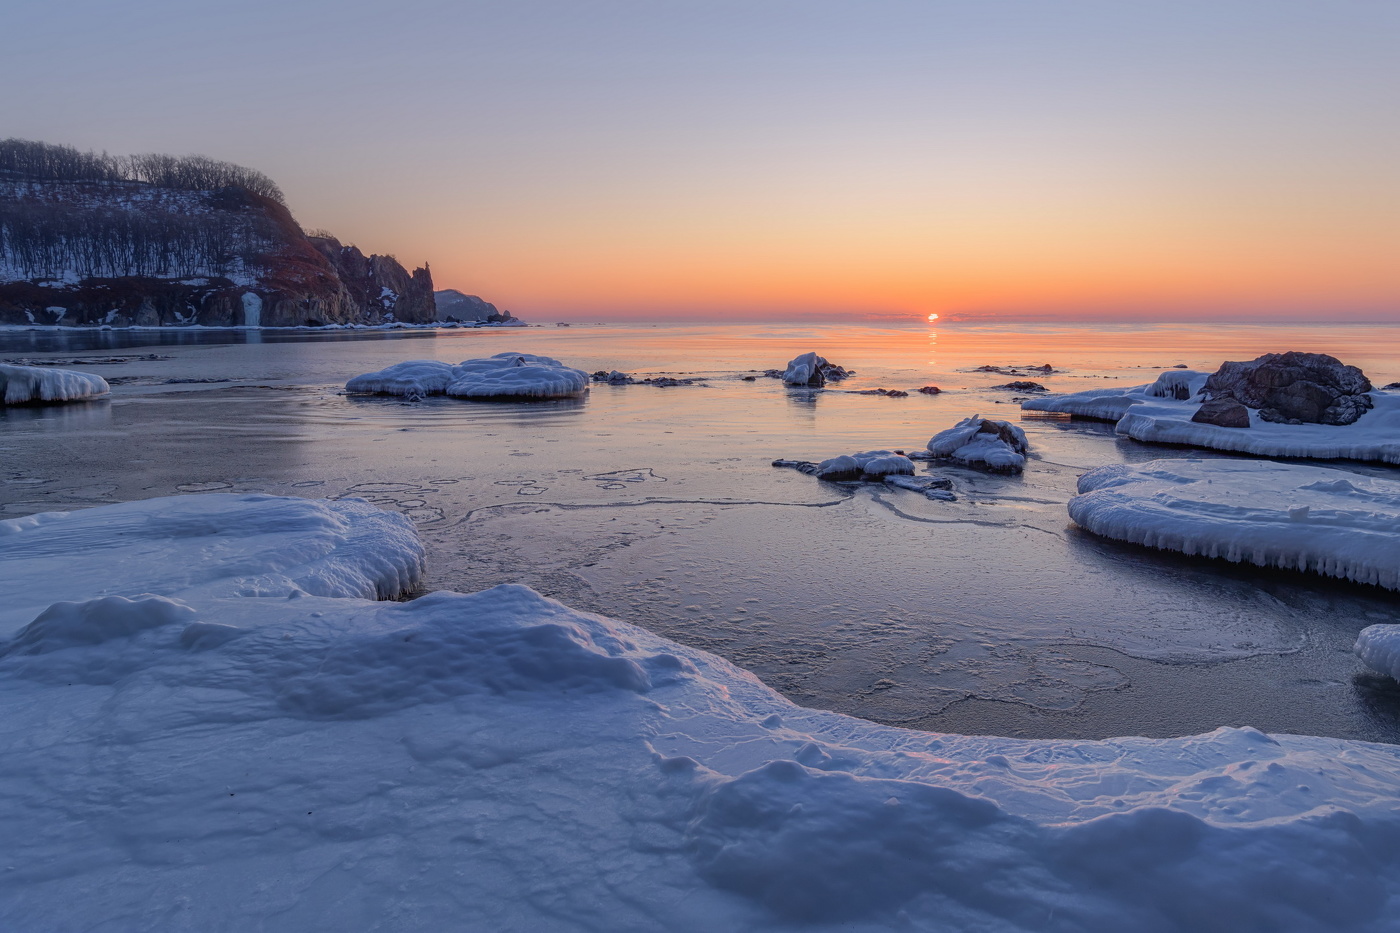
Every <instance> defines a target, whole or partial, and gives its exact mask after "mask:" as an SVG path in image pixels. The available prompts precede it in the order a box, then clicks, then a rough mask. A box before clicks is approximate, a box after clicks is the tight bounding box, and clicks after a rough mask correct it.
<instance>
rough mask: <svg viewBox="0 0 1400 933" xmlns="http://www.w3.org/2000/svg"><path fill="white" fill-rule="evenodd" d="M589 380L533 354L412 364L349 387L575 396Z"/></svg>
mask: <svg viewBox="0 0 1400 933" xmlns="http://www.w3.org/2000/svg"><path fill="white" fill-rule="evenodd" d="M588 382H589V376H588V374H587V373H585V372H583V371H582V370H578V369H572V368H570V367H568V366H565V365H564V364H563V363H561V362H559V361H558V360H556V359H552V358H550V357H547V356H536V355H535V354H533V353H497V354H496V355H495V356H492V357H487V358H486V359H476V360H464V361H463V362H461V363H459V364H457V365H456V366H453V365H452V364H450V363H442V362H438V361H437V360H408V361H406V362H403V363H395V364H394V365H393V366H389V367H387V368H385V369H381V370H379V371H378V372H373V373H365V374H364V375H360V376H356V377H354V378H353V379H351V380H350V381H349V382H347V383H345V391H346V392H349V393H352V394H370V395H403V396H407V397H409V398H423V397H426V396H429V395H451V396H453V397H455V398H471V399H553V398H575V397H577V396H580V395H583V394H584V393H585V392H587V391H588Z"/></svg>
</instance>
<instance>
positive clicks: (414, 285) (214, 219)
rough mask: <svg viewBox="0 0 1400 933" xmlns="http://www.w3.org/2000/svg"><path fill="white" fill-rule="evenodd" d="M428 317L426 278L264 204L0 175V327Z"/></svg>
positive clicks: (221, 192) (234, 192) (236, 192)
mask: <svg viewBox="0 0 1400 933" xmlns="http://www.w3.org/2000/svg"><path fill="white" fill-rule="evenodd" d="M249 295H251V296H252V298H253V299H256V301H254V300H252V299H250V298H249V297H248V296H249ZM254 309H255V311H256V313H254ZM433 316H434V306H433V286H432V276H431V274H430V273H429V271H428V269H427V268H422V269H417V270H415V271H414V272H413V273H412V274H410V273H409V272H408V271H407V270H405V269H404V268H403V266H401V265H399V263H398V262H397V261H395V260H394V259H393V258H392V257H389V256H369V257H366V256H364V255H363V254H362V253H361V252H360V251H359V250H358V249H355V248H354V247H342V246H341V245H340V243H339V242H337V241H335V240H333V239H330V238H311V237H307V236H306V235H305V234H303V233H302V230H301V227H300V226H299V225H298V224H297V222H296V220H295V219H294V218H293V217H292V214H291V212H290V211H288V210H287V208H286V207H285V206H284V205H283V204H281V203H280V202H279V201H277V200H274V199H273V198H271V197H268V196H265V195H261V194H255V193H253V192H251V191H247V190H245V189H243V188H221V189H217V190H209V191H197V190H187V189H178V188H163V187H160V186H156V185H151V184H146V183H143V182H137V181H110V180H109V181H60V180H35V179H27V178H21V177H14V176H13V173H12V174H11V176H10V177H5V176H0V324H19V325H28V324H38V325H54V324H58V325H62V326H68V327H71V326H84V325H93V326H101V325H108V326H113V327H128V326H144V327H155V326H180V325H192V324H202V325H206V326H215V327H228V326H235V327H237V326H263V327H288V326H298V325H306V324H347V323H364V324H380V323H384V322H386V321H404V322H409V323H426V322H429V321H432V320H433Z"/></svg>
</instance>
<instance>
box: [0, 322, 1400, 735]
mask: <svg viewBox="0 0 1400 933" xmlns="http://www.w3.org/2000/svg"><path fill="white" fill-rule="evenodd" d="M1287 349H1298V350H1311V351H1319V352H1326V353H1331V354H1333V355H1335V356H1338V357H1339V358H1341V359H1342V360H1344V361H1345V362H1348V363H1353V364H1355V365H1358V366H1360V367H1362V369H1364V370H1365V371H1366V372H1367V374H1368V375H1370V376H1371V378H1372V380H1373V381H1374V382H1376V383H1377V384H1384V383H1388V382H1392V381H1397V380H1400V327H1361V326H1334V327H1326V328H1302V327H1264V326H1258V327H1239V326H1193V327H1184V326H1175V327H1156V328H1144V327H1091V326H1082V327H1065V326H1061V327H1054V328H1051V327H1045V328H1035V329H1019V330H1014V329H978V328H973V327H968V326H959V327H931V326H927V325H922V324H921V325H918V326H913V327H903V328H895V327H862V326H849V325H800V326H798V325H791V326H784V325H761V326H760V325H742V326H729V325H725V326H707V327H700V326H672V325H662V326H654V327H653V326H578V325H576V326H573V327H569V328H555V327H547V328H525V329H493V330H474V331H443V332H438V333H436V334H434V333H432V332H387V333H381V332H376V333H369V334H361V335H343V334H308V333H300V334H298V333H285V334H283V333H273V332H264V333H261V334H258V333H242V332H194V331H180V332H169V331H167V332H151V331H148V332H116V331H104V332H95V331H94V332H55V331H20V330H8V331H6V330H0V359H5V360H8V361H17V360H20V359H30V360H44V359H49V360H53V359H62V360H73V361H75V362H74V363H73V364H72V365H73V366H74V368H80V369H86V370H88V371H91V372H97V373H100V374H101V375H103V376H104V377H106V378H107V379H108V380H109V381H111V382H112V383H113V387H114V388H113V393H112V396H111V398H110V399H108V400H103V401H98V402H91V403H81V404H74V405H65V406H54V407H46V408H19V409H0V515H3V516H5V517H15V516H19V515H24V514H28V513H31V512H36V511H44V510H52V509H71V508H80V507H83V506H89V505H97V504H100V503H104V502H118V501H125V500H129V499H138V498H146V497H150V496H160V495H170V494H177V493H181V492H200V491H265V492H272V493H278V494H288V495H303V496H344V495H356V496H362V497H365V498H368V499H370V500H372V501H374V502H377V503H379V504H380V505H382V506H383V507H385V508H390V509H397V510H399V511H402V512H404V513H406V514H407V515H409V516H410V517H411V518H413V520H414V521H416V522H417V523H418V524H419V527H420V530H421V532H422V534H423V536H424V539H425V541H426V542H427V543H428V547H429V552H430V571H429V580H428V585H429V588H450V589H458V590H473V589H480V588H482V587H485V586H491V585H493V584H497V583H504V582H520V583H527V584H529V585H531V586H533V587H535V588H536V589H538V590H540V591H541V592H544V593H546V594H548V595H551V596H554V597H556V598H558V599H561V600H563V601H564V602H567V603H569V604H571V605H574V606H577V607H580V608H584V609H589V610H594V611H597V612H601V613H605V614H607V615H610V616H615V617H617V618H620V619H625V620H627V621H630V622H634V623H637V624H640V625H643V626H646V627H648V628H650V629H652V630H654V631H657V632H660V633H661V634H664V635H666V636H668V637H671V638H674V639H676V640H679V641H682V642H686V643H689V644H693V645H698V646H700V647H703V648H707V649H709V650H712V651H715V652H717V653H719V654H722V655H724V656H726V657H728V658H730V659H731V660H733V661H735V662H736V663H738V664H740V665H742V666H744V667H746V668H748V669H749V670H752V671H753V672H754V673H756V674H757V675H759V676H760V677H762V678H763V679H764V680H765V681H766V682H768V683H769V684H771V685H772V686H774V687H775V688H777V689H779V690H781V691H783V692H784V693H785V694H787V695H788V696H789V697H791V698H793V699H794V700H796V701H798V702H801V703H803V704H806V705H809V706H817V707H823V708H828V709H834V710H839V711H841V712H846V713H850V714H853V715H856V716H862V717H865V718H868V719H873V720H877V721H880V722H885V723H893V724H900V725H907V726H912V727H917V728H923V729H932V730H939V731H956V732H964V733H997V734H1006V735H1024V736H1065V737H1100V736H1107V735H1122V734H1140V735H1152V736H1165V735H1182V734H1190V733H1195V732H1201V731H1205V730H1208V729H1211V728H1214V727H1216V726H1220V725H1252V726H1256V727H1258V728H1260V729H1264V730H1266V731H1274V732H1301V733H1314V734H1323V735H1337V736H1346V737H1352V738H1364V739H1372V740H1376V741H1387V742H1395V741H1400V688H1397V687H1396V685H1395V684H1394V683H1393V682H1391V681H1389V680H1386V679H1384V678H1379V677H1376V676H1373V675H1370V674H1367V673H1365V672H1364V670H1363V669H1362V667H1361V666H1360V664H1359V662H1357V661H1356V659H1355V658H1354V657H1353V656H1352V655H1351V652H1350V648H1351V644H1352V641H1353V640H1354V638H1355V635H1356V633H1357V631H1359V630H1360V629H1361V628H1362V627H1364V626H1366V625H1368V624H1371V623H1373V622H1377V621H1400V611H1397V610H1398V609H1400V596H1397V595H1396V594H1391V593H1388V592H1385V591H1382V590H1379V589H1375V588H1370V587H1363V586H1356V585H1350V584H1341V583H1336V582H1331V581H1325V580H1321V579H1314V578H1311V577H1300V576H1298V575H1295V574H1290V573H1283V572H1273V571H1264V570H1258V569H1255V568H1245V567H1238V566H1234V565H1231V564H1227V563H1224V562H1217V561H1210V560H1204V559H1190V558H1185V557H1180V556H1174V555H1169V554H1165V553H1161V552H1156V551H1151V550H1148V549H1144V548H1139V547H1134V546H1129V545H1123V544H1118V543H1115V542H1110V541H1104V540H1100V539H1097V538H1095V537H1093V536H1091V535H1089V534H1086V533H1084V532H1082V531H1079V530H1078V529H1076V528H1074V527H1073V526H1072V525H1071V524H1070V523H1069V521H1068V518H1067V516H1066V511H1065V503H1066V501H1067V500H1068V499H1069V497H1070V496H1071V495H1073V493H1074V484H1075V479H1076V478H1077V476H1078V475H1079V474H1080V473H1082V472H1084V471H1085V470H1087V469H1089V468H1091V467H1094V466H1099V465H1101V464H1105V463H1121V462H1137V461H1144V460H1150V459H1155V458H1161V457H1183V456H1216V455H1215V454H1211V453H1207V452H1200V451H1192V450H1186V449H1181V448H1171V447H1157V446H1150V445H1145V444H1140V443H1137V442H1135V441H1130V440H1124V439H1120V438H1118V437H1116V436H1115V435H1114V434H1113V432H1112V427H1111V426H1109V425H1104V424H1096V423H1090V422H1073V423H1069V422H1063V421H1047V420H1029V419H1028V420H1026V421H1023V422H1021V424H1022V426H1023V427H1024V428H1025V430H1026V432H1027V434H1028V435H1029V437H1030V440H1031V444H1032V456H1033V459H1032V461H1031V462H1030V464H1029V465H1028V467H1027V470H1026V473H1025V475H1024V476H1021V477H1014V478H1005V477H992V476H987V475H984V474H980V473H976V472H973V471H969V470H963V469H958V468H955V467H942V466H940V467H937V468H935V469H936V472H938V473H940V474H942V475H946V476H949V477H951V478H952V480H953V482H954V484H955V488H956V492H957V494H958V497H959V498H958V501H956V502H952V503H945V502H933V501H929V500H927V499H924V498H923V497H922V496H919V495H917V494H914V493H910V492H906V491H902V490H893V489H885V488H881V487H862V488H848V487H842V486H835V485H830V484H824V483H820V482H818V481H816V480H813V479H811V478H810V477H807V476H803V475H801V474H799V473H796V472H794V471H791V470H783V469H774V468H773V467H771V466H770V465H769V464H770V461H771V460H773V459H774V458H776V457H788V458H798V459H810V460H817V459H823V458H825V457H829V456H835V455H837V454H842V453H850V452H852V451H856V450H865V449H870V448H877V447H884V448H897V449H904V450H908V449H912V448H919V447H922V446H923V445H924V444H925V443H926V442H927V441H928V438H929V437H930V436H931V435H932V434H933V433H935V432H937V431H939V430H942V429H943V428H946V427H948V426H950V425H951V424H953V422H955V421H957V420H958V419H960V418H963V417H966V416H967V415H970V414H974V413H980V414H982V415H985V416H989V417H999V418H1005V419H1009V420H1013V421H1015V420H1018V419H1019V418H1020V410H1019V407H1018V406H1017V405H1016V404H1015V402H1013V401H1012V398H1013V395H1014V393H1012V392H1009V391H1007V390H1003V389H997V388H994V386H996V385H997V384H1000V383H1004V382H1006V381H1008V379H1009V378H1027V377H1008V376H999V375H996V374H987V373H976V372H971V370H973V369H974V368H975V367H977V366H980V365H983V364H993V365H1000V366H1025V365H1030V364H1042V363H1051V364H1052V365H1053V366H1054V367H1055V368H1056V369H1060V370H1065V372H1063V373H1061V374H1056V375H1052V376H1048V377H1042V376H1038V375H1037V376H1031V377H1028V378H1032V379H1034V380H1035V381H1038V382H1042V383H1044V384H1045V385H1047V386H1048V387H1049V388H1050V389H1051V390H1053V391H1078V390H1080V389H1084V388H1089V387H1093V386H1099V385H1106V384H1123V385H1133V384H1139V383H1142V382H1147V381H1150V380H1151V379H1152V378H1154V377H1155V376H1156V374H1157V372H1159V371H1160V370H1161V369H1164V368H1167V367H1170V366H1173V365H1176V364H1186V365H1187V366H1189V367H1191V368H1193V369H1211V370H1213V369H1214V368H1216V367H1217V366H1218V365H1219V364H1220V363H1221V362H1222V361H1224V360H1227V359H1251V358H1253V357H1254V356H1257V355H1258V354H1260V353H1264V352H1269V351H1276V350H1287ZM505 350H520V351H525V352H531V353H543V354H547V355H550V356H555V357H558V358H559V359H561V360H563V361H565V362H567V363H569V364H570V365H574V366H578V367H580V368H582V369H586V370H589V371H593V370H598V369H620V370H623V371H626V372H630V373H633V374H634V375H638V376H641V375H649V374H666V375H678V376H688V377H694V376H702V377H704V378H705V384H704V385H700V386H690V387H681V388H655V387H652V386H643V385H638V386H626V387H610V386H606V385H603V386H595V387H594V388H593V390H592V391H591V393H590V394H589V395H588V397H587V398H585V399H583V400H578V401H570V402H545V403H535V404H500V403H470V402H462V401H457V400H451V399H429V400H427V401H424V402H417V403H405V402H403V401H401V400H395V399H361V398H347V397H345V396H344V395H342V394H340V386H341V385H342V384H343V383H344V381H345V380H346V379H347V378H349V377H350V376H353V375H355V374H357V373H361V372H366V371H369V370H373V369H379V368H381V367H383V366H386V365H389V364H390V363H394V362H397V361H400V360H406V359H419V358H435V359H440V360H448V361H453V362H456V361H459V360H462V359H466V358H469V357H475V356H486V355H490V354H493V353H498V352H501V351H505ZM808 350H816V351H817V352H819V353H821V354H822V355H824V356H826V357H827V358H828V359H830V360H832V361H833V362H836V363H839V364H841V365H844V366H846V367H848V368H852V369H855V370H856V371H857V373H858V374H857V375H856V376H855V377H854V378H852V379H850V380H848V381H847V382H845V383H842V384H841V386H840V389H839V390H830V389H829V390H827V391H809V390H797V389H787V388H785V387H783V386H782V385H781V384H780V383H778V382H777V381H775V380H771V379H766V378H763V377H762V376H761V375H759V376H758V378H757V379H756V380H754V381H745V380H744V379H743V377H744V376H745V375H755V373H753V372H752V370H763V369H769V368H775V367H777V368H781V367H782V366H783V365H784V364H785V363H786V361H787V360H788V359H790V358H792V357H793V356H796V355H797V354H799V353H803V352H806V351H808ZM113 358H120V359H121V360H123V361H122V362H111V361H110V360H112V359H113ZM191 380H202V381H191ZM925 385H937V386H940V387H941V388H942V389H943V390H944V392H943V393H942V394H940V395H937V396H926V395H919V394H917V393H915V394H911V395H910V397H908V398H903V399H891V398H885V397H882V396H872V395H859V394H853V393H852V392H850V391H846V390H862V389H872V388H881V387H883V388H889V389H904V390H906V391H911V390H914V389H917V388H919V387H920V386H925ZM1334 466H1336V467H1338V468H1342V469H1353V470H1357V471H1360V472H1366V473H1370V474H1375V475H1400V471H1397V470H1395V469H1394V468H1387V467H1378V466H1369V467H1368V466H1360V465H1343V464H1335V465H1334Z"/></svg>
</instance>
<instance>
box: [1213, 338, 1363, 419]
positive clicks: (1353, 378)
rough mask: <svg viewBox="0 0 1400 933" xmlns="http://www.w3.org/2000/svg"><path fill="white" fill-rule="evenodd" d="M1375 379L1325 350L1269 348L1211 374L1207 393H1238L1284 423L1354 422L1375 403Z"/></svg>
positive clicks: (1263, 415) (1237, 398)
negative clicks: (1303, 350) (1373, 389)
mask: <svg viewBox="0 0 1400 933" xmlns="http://www.w3.org/2000/svg"><path fill="white" fill-rule="evenodd" d="M1371 388H1372V386H1371V380H1369V379H1367V378H1366V374H1365V373H1363V372H1362V371H1361V370H1359V369H1357V368H1356V367H1355V366H1347V365H1346V364H1344V363H1342V362H1341V361H1340V360H1338V359H1337V358H1336V357H1332V356H1328V355H1327V354H1325V353H1298V352H1288V353H1266V354H1264V355H1263V356H1261V357H1259V358H1258V359H1255V360H1251V361H1250V362H1247V363H1240V362H1228V363H1225V364H1224V365H1223V366H1221V367H1220V368H1219V369H1218V370H1216V372H1215V373H1214V375H1212V376H1211V377H1210V378H1209V379H1207V380H1206V385H1205V397H1206V398H1207V399H1222V398H1229V399H1234V400H1235V401H1237V402H1240V403H1241V404H1243V405H1245V406H1246V407H1249V408H1256V409H1258V410H1259V417H1260V418H1262V419H1264V420H1265V421H1273V422H1278V423H1283V424H1331V425H1344V424H1351V423H1353V422H1354V421H1356V419H1357V418H1360V417H1361V416H1362V415H1363V414H1365V413H1366V412H1367V411H1369V410H1370V409H1371V407H1372V404H1373V403H1372V401H1371V397H1370V396H1369V395H1367V394H1366V393H1367V392H1370V391H1371Z"/></svg>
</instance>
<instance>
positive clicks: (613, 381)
mask: <svg viewBox="0 0 1400 933" xmlns="http://www.w3.org/2000/svg"><path fill="white" fill-rule="evenodd" d="M589 378H590V379H592V380H593V381H594V382H606V383H607V384H608V385H610V386H627V385H631V384H632V383H634V382H636V381H637V380H635V379H633V378H632V377H631V376H629V375H627V374H626V373H620V372H618V371H617V370H615V369H614V370H612V371H611V372H608V371H606V370H602V369H600V370H598V371H597V372H596V373H593V374H592V375H591V376H590V377H589Z"/></svg>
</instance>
